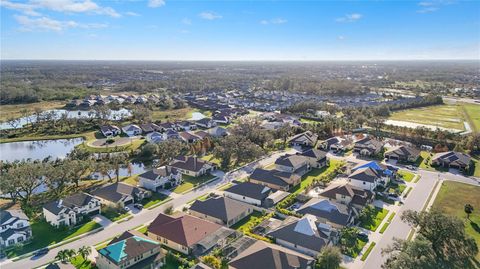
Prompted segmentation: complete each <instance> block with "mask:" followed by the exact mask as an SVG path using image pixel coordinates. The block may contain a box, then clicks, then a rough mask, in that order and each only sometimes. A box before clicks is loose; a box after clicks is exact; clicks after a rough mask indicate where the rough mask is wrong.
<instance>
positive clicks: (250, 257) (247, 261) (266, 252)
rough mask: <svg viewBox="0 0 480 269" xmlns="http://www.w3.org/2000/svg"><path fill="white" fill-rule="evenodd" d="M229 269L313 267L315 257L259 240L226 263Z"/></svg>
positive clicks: (294, 268) (302, 268)
mask: <svg viewBox="0 0 480 269" xmlns="http://www.w3.org/2000/svg"><path fill="white" fill-rule="evenodd" d="M228 268H229V269H266V268H268V269H313V268H315V259H314V258H312V257H310V256H307V255H304V254H301V253H299V252H296V251H294V250H291V249H288V248H285V247H282V246H279V245H275V244H270V243H267V242H264V241H261V240H258V241H256V242H255V243H254V244H252V245H251V246H250V247H248V248H247V249H245V250H244V251H242V252H241V253H240V254H239V255H238V256H237V257H235V258H234V259H232V260H231V261H230V262H229V263H228Z"/></svg>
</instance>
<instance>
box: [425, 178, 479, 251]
mask: <svg viewBox="0 0 480 269" xmlns="http://www.w3.org/2000/svg"><path fill="white" fill-rule="evenodd" d="M465 204H471V205H472V206H473V208H474V211H473V214H471V215H470V220H468V219H467V214H465V211H464V207H465ZM433 208H434V209H438V210H441V211H442V212H444V213H446V214H449V215H453V216H457V217H458V218H460V219H462V220H463V221H464V222H465V231H466V232H467V234H469V235H470V236H472V237H473V238H475V241H477V245H479V246H480V186H474V185H470V184H464V183H459V182H453V181H445V182H443V183H442V186H441V188H440V191H439V192H438V195H437V197H436V198H435V201H434V203H433ZM477 259H480V252H479V253H478V254H477Z"/></svg>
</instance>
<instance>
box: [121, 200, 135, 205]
mask: <svg viewBox="0 0 480 269" xmlns="http://www.w3.org/2000/svg"><path fill="white" fill-rule="evenodd" d="M123 204H124V205H129V204H133V199H130V200H128V201H125V202H124V203H123Z"/></svg>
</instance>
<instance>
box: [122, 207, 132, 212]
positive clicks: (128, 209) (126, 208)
mask: <svg viewBox="0 0 480 269" xmlns="http://www.w3.org/2000/svg"><path fill="white" fill-rule="evenodd" d="M123 209H125V211H127V212H129V211H130V210H131V209H130V207H128V206H126V207H124V208H123Z"/></svg>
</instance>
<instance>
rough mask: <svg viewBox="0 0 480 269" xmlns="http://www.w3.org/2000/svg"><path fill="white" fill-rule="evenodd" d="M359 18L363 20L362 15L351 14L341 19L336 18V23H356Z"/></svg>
mask: <svg viewBox="0 0 480 269" xmlns="http://www.w3.org/2000/svg"><path fill="white" fill-rule="evenodd" d="M361 18H363V15H362V14H359V13H352V14H347V15H345V16H343V17H340V18H337V19H336V21H337V22H356V21H358V20H360V19H361Z"/></svg>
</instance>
